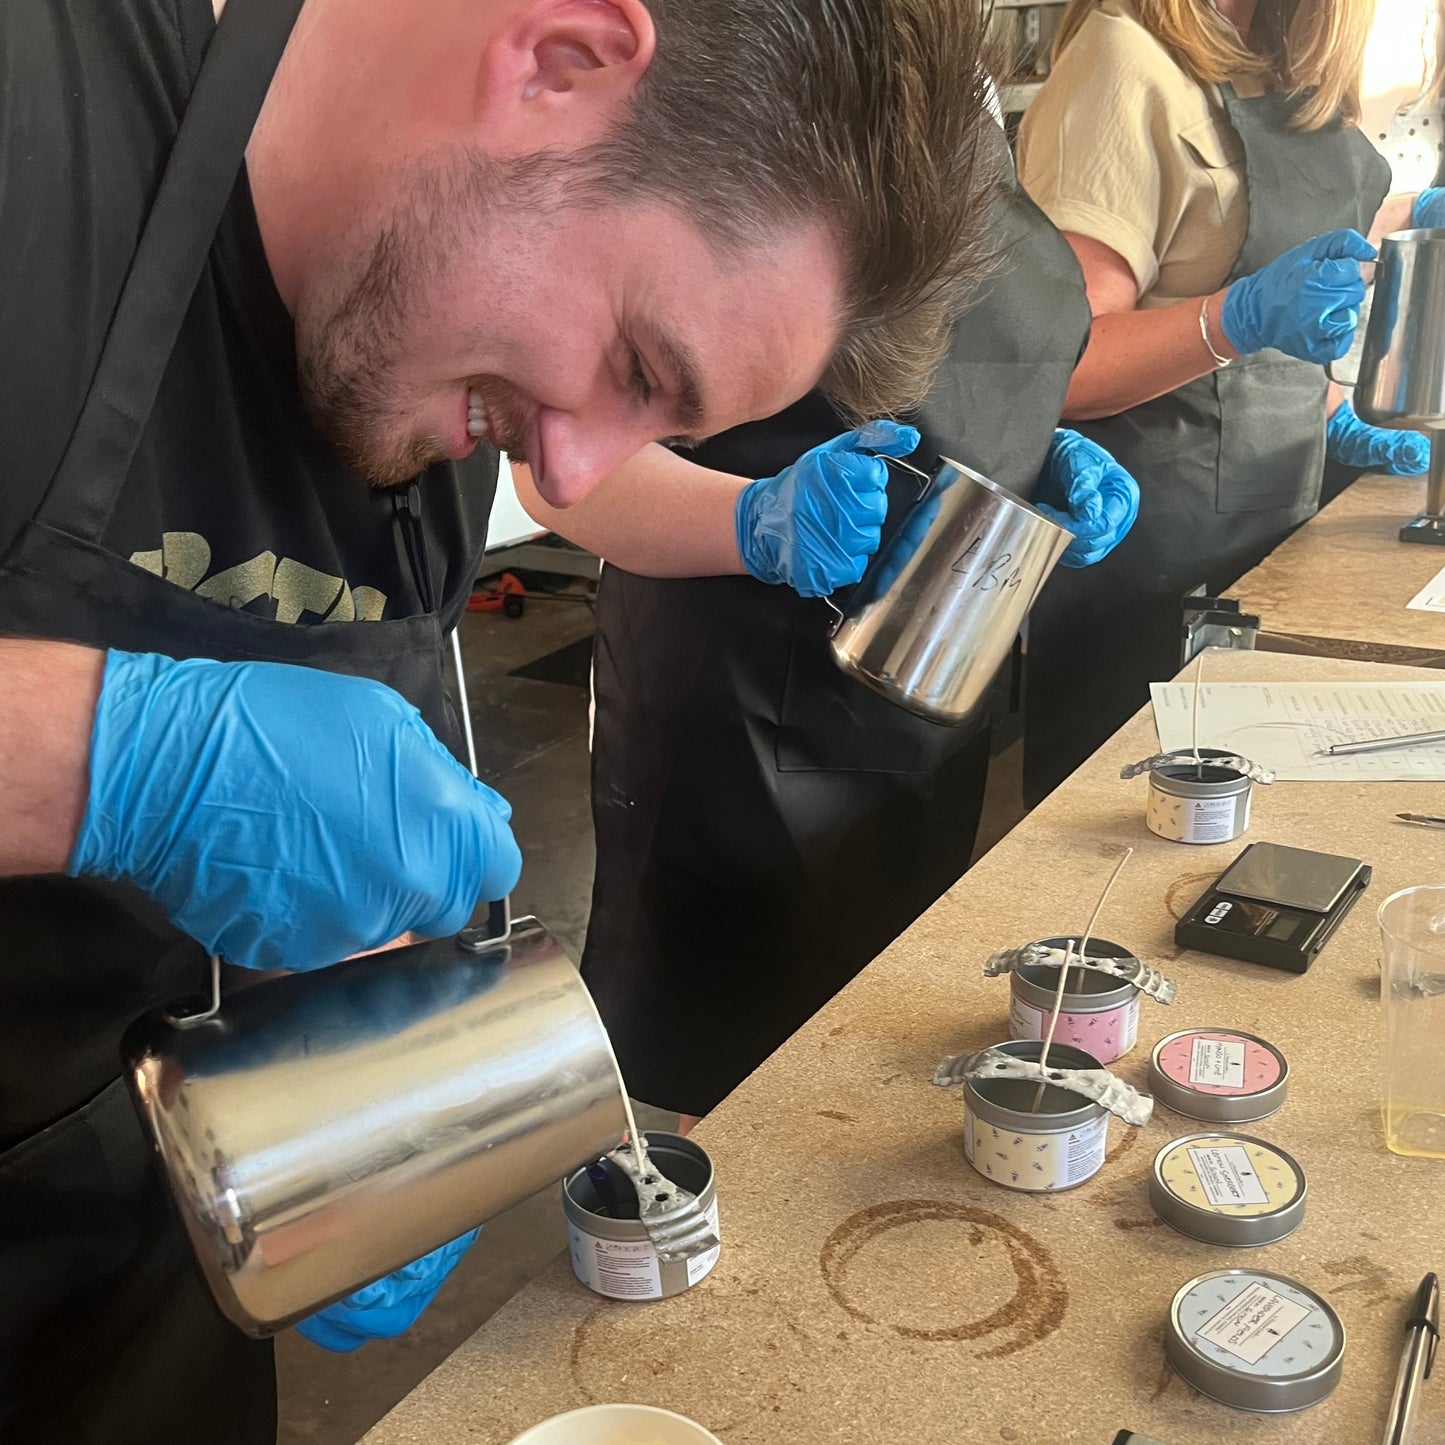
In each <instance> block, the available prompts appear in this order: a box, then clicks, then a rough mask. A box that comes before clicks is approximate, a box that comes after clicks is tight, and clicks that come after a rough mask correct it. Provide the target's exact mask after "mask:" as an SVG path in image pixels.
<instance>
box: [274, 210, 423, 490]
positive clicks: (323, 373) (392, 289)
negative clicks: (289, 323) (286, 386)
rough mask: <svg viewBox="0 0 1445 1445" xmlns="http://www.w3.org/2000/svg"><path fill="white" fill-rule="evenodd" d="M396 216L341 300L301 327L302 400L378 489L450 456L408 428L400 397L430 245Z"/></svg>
mask: <svg viewBox="0 0 1445 1445" xmlns="http://www.w3.org/2000/svg"><path fill="white" fill-rule="evenodd" d="M408 221H409V217H408V216H407V214H406V212H404V211H398V212H397V214H396V215H395V216H394V217H393V219H392V220H391V222H390V223H389V224H388V225H387V226H386V228H385V229H384V230H383V231H382V232H381V234H380V235H379V236H378V237H377V238H376V240H375V241H374V242H373V243H372V246H371V250H370V253H369V255H368V256H367V259H366V261H365V263H364V264H363V265H362V266H361V267H360V269H359V271H358V272H357V274H356V275H355V277H354V278H353V279H352V280H351V282H350V283H349V284H348V285H346V286H345V287H344V288H343V289H342V291H341V293H340V295H339V296H337V297H336V298H335V299H334V300H331V301H330V302H329V304H323V306H322V307H321V308H319V309H318V310H313V311H312V312H310V313H309V314H308V313H303V314H301V315H299V316H298V318H297V323H296V362H297V374H298V379H299V382H300V386H301V398H302V401H303V403H304V405H305V408H306V413H307V415H308V416H309V418H310V419H311V422H312V424H313V425H314V426H315V427H316V429H317V430H318V431H319V432H320V433H321V435H322V436H324V437H325V438H326V439H327V441H329V442H330V443H331V444H332V446H334V447H335V448H336V450H337V451H338V452H339V453H340V454H341V456H342V457H343V459H344V460H345V461H346V462H347V463H348V464H350V465H351V466H352V467H354V468H355V469H356V470H357V471H358V472H360V473H361V474H362V475H363V476H364V477H366V478H367V479H368V480H369V481H370V482H372V483H373V484H374V485H376V486H396V485H398V484H400V483H403V482H406V481H409V480H410V479H411V478H412V477H414V476H416V474H417V473H418V472H420V471H422V470H423V469H424V468H426V467H427V466H429V465H430V464H431V463H432V462H435V461H438V460H439V459H441V458H442V457H443V456H445V455H446V451H445V448H444V447H443V446H442V445H441V443H440V442H439V441H438V440H437V439H436V438H435V437H425V436H417V435H415V434H414V433H412V432H411V430H410V429H409V427H408V426H407V421H406V416H405V413H404V410H403V408H402V405H401V401H400V398H399V397H398V395H397V382H396V377H395V370H396V360H395V357H396V352H397V349H398V347H399V344H400V341H401V337H400V332H401V327H402V321H403V318H404V317H405V316H406V315H407V313H408V311H410V310H412V309H413V308H414V306H415V302H416V299H417V297H418V295H419V294H420V291H421V289H422V288H421V284H420V277H419V276H418V271H419V270H421V269H422V263H421V261H420V260H419V258H420V257H421V256H424V255H425V254H426V253H425V250H424V249H423V248H424V247H425V246H426V244H427V242H426V239H425V237H424V236H418V235H417V234H416V231H415V228H414V227H413V226H412V225H410V224H408Z"/></svg>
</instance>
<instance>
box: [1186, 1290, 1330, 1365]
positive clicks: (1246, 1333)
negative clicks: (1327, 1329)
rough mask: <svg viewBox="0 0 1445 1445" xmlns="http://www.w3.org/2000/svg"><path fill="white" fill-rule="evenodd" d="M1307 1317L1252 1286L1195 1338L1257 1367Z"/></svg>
mask: <svg viewBox="0 0 1445 1445" xmlns="http://www.w3.org/2000/svg"><path fill="white" fill-rule="evenodd" d="M1309 1313H1310V1312H1309V1311H1308V1310H1307V1309H1305V1308H1304V1306H1303V1305H1297V1304H1296V1303H1295V1302H1294V1301H1293V1300H1288V1299H1286V1298H1285V1297H1284V1296H1283V1295H1282V1294H1276V1293H1275V1292H1274V1290H1272V1289H1270V1288H1269V1287H1268V1286H1266V1285H1262V1284H1252V1285H1250V1286H1249V1288H1248V1289H1247V1290H1245V1291H1244V1293H1243V1294H1241V1295H1238V1296H1237V1297H1236V1298H1235V1299H1234V1300H1232V1301H1231V1302H1230V1303H1229V1304H1227V1305H1225V1307H1224V1308H1223V1309H1222V1310H1220V1311H1219V1313H1218V1314H1217V1315H1215V1316H1214V1318H1213V1319H1211V1320H1210V1321H1209V1322H1208V1323H1207V1324H1205V1325H1202V1326H1201V1327H1200V1330H1199V1338H1200V1339H1201V1340H1208V1341H1209V1343H1210V1344H1212V1345H1218V1346H1219V1348H1220V1349H1221V1350H1224V1351H1225V1352H1226V1353H1228V1354H1231V1355H1233V1356H1235V1358H1236V1359H1240V1360H1243V1361H1244V1362H1245V1363H1246V1364H1249V1365H1257V1364H1258V1363H1259V1362H1260V1361H1261V1360H1262V1359H1263V1358H1264V1357H1265V1356H1266V1355H1267V1354H1268V1353H1269V1352H1270V1351H1271V1350H1272V1349H1273V1348H1274V1347H1275V1346H1276V1345H1277V1344H1279V1342H1280V1341H1281V1340H1282V1339H1284V1337H1285V1336H1286V1335H1288V1334H1289V1332H1290V1331H1291V1330H1292V1329H1294V1328H1295V1326H1296V1325H1298V1324H1300V1323H1302V1322H1303V1321H1304V1320H1306V1319H1308V1318H1309Z"/></svg>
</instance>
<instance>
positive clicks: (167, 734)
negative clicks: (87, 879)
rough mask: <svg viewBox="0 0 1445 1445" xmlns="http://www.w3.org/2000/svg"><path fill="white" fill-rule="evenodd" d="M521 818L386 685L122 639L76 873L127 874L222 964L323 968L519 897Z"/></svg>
mask: <svg viewBox="0 0 1445 1445" xmlns="http://www.w3.org/2000/svg"><path fill="white" fill-rule="evenodd" d="M510 816H511V810H510V808H508V806H507V804H506V802H505V801H504V800H503V799H502V798H500V797H499V796H498V795H497V794H496V793H494V792H493V791H492V790H491V789H490V788H487V787H484V786H483V785H482V784H481V783H479V782H477V781H476V779H474V778H473V777H472V776H471V774H470V773H468V772H467V770H466V769H465V768H463V767H462V766H461V765H460V764H459V763H458V762H457V761H456V760H455V759H454V758H453V757H452V756H451V754H450V753H448V752H447V750H446V749H445V748H444V747H443V746H442V745H441V743H439V742H438V741H437V739H436V738H435V737H434V736H433V734H432V733H431V731H430V730H429V729H428V728H427V726H426V724H425V723H423V722H422V720H421V715H420V714H419V713H418V712H417V710H416V709H415V708H414V707H412V706H411V704H410V703H408V702H407V701H406V700H405V699H404V698H402V697H401V696H400V695H399V694H397V693H395V692H393V691H392V690H391V689H390V688H389V687H383V686H381V684H379V683H375V682H369V681H367V680H365V679H363V678H356V677H339V676H337V675H336V674H334V673H329V672H319V671H317V670H315V669H313V668H309V667H289V666H284V665H282V664H280V663H271V662H246V663H220V662H207V661H192V662H175V661H173V660H172V659H171V658H168V657H160V656H157V655H155V654H152V653H128V652H111V653H109V654H108V655H107V657H106V664H105V674H104V678H103V680H102V683H101V689H100V697H99V700H98V701H97V703H96V709H95V723H94V726H93V728H92V732H91V748H90V798H89V801H88V803H87V805H86V809H85V817H84V818H83V819H82V821H81V825H80V831H79V833H78V834H77V836H76V840H75V847H74V849H73V851H72V853H71V857H70V864H69V868H68V870H67V871H68V872H69V873H70V874H71V876H72V877H75V876H79V875H82V874H89V875H94V876H98V877H103V878H128V879H129V880H130V881H131V882H133V883H135V884H136V885H137V886H138V887H139V888H140V889H141V890H142V891H143V892H145V893H148V894H150V896H151V897H152V898H155V899H157V900H158V901H159V902H160V903H162V904H163V905H164V906H165V908H166V911H167V912H168V913H169V914H170V916H171V919H172V921H173V922H174V923H175V924H176V926H177V927H178V928H180V929H181V930H183V931H184V932H186V933H188V934H190V935H191V937H192V938H194V939H196V940H197V941H198V942H200V943H201V944H202V945H203V946H204V947H205V948H206V949H207V950H209V951H210V952H212V953H219V954H220V955H221V956H222V957H223V958H225V959H226V960H227V961H228V962H230V963H235V964H240V965H242V966H243V967H246V968H261V969H271V968H289V969H308V968H318V967H321V966H323V965H325V964H328V963H335V962H336V961H337V960H338V959H341V958H345V957H347V956H348V955H350V954H353V953H357V952H360V951H361V950H362V949H367V948H378V947H380V945H382V944H383V943H389V942H390V941H391V940H392V939H394V938H397V937H399V936H400V935H401V934H403V933H405V932H407V931H408V930H409V929H414V930H416V931H417V932H418V933H422V934H431V935H444V934H448V933H454V932H456V931H457V930H458V929H460V928H463V927H465V925H466V922H467V919H468V918H469V917H470V915H471V912H472V909H473V907H474V906H475V904H476V902H477V900H478V899H479V898H488V899H492V898H501V897H503V896H504V895H505V894H507V893H510V892H511V891H512V888H513V887H514V886H515V885H516V882H517V878H518V876H519V875H520V873H521V869H522V859H521V854H520V853H519V852H518V850H517V845H516V842H515V841H514V840H513V838H512V834H511V830H510V829H509V828H508V827H507V820H508V818H509V817H510Z"/></svg>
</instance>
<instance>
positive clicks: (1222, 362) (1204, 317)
mask: <svg viewBox="0 0 1445 1445" xmlns="http://www.w3.org/2000/svg"><path fill="white" fill-rule="evenodd" d="M1212 299H1213V298H1212V297H1209V296H1206V297H1205V298H1204V300H1203V301H1202V302H1201V303H1200V306H1199V335H1200V338H1201V340H1202V341H1203V342H1204V348H1205V350H1206V351H1208V352H1209V354H1210V355H1211V356H1212V357H1213V358H1214V364H1215V366H1217V367H1221V368H1223V367H1226V366H1228V365H1229V363H1230V362H1231V361H1233V360H1234V358H1233V357H1232V356H1221V355H1220V354H1219V353H1218V352H1217V351H1216V350H1215V349H1214V343H1213V342H1212V341H1211V340H1210V339H1209V303H1210V301H1211V300H1212Z"/></svg>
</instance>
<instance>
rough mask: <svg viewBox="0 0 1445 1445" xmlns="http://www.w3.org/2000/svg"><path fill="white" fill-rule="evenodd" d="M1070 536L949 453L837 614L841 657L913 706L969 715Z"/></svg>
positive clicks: (940, 715) (872, 683) (943, 718)
mask: <svg viewBox="0 0 1445 1445" xmlns="http://www.w3.org/2000/svg"><path fill="white" fill-rule="evenodd" d="M1070 541H1072V536H1071V534H1070V533H1069V531H1068V530H1067V529H1066V528H1064V527H1061V526H1059V524H1058V523H1057V522H1054V521H1051V520H1050V519H1049V518H1048V517H1046V516H1044V514H1043V513H1042V512H1040V511H1039V510H1038V509H1037V508H1036V507H1031V506H1030V505H1029V504H1028V503H1027V502H1025V501H1024V500H1022V498H1019V497H1016V496H1014V495H1013V493H1012V492H1007V491H1005V490H1004V489H1003V488H1002V487H1000V486H999V485H997V483H995V482H991V481H989V479H988V478H987V477H984V476H980V475H979V473H977V472H975V471H971V470H970V469H969V468H968V467H965V466H963V465H961V464H960V463H958V462H954V461H950V460H948V458H946V457H945V458H943V459H942V462H941V464H940V466H939V470H938V471H937V472H936V473H935V474H934V476H933V477H932V478H931V479H930V480H929V481H928V484H927V486H926V487H925V488H924V490H923V494H922V496H920V497H919V499H918V501H917V503H916V504H915V505H914V507H913V510H912V511H911V512H910V513H909V514H908V516H907V518H906V519H905V520H904V522H903V525H902V526H901V527H900V528H899V530H898V532H897V533H896V534H895V536H894V537H893V539H892V540H891V541H890V542H889V543H888V545H887V546H886V547H884V549H883V550H882V551H881V552H880V553H879V554H878V556H877V557H875V558H874V559H873V563H872V565H871V566H870V567H869V569H868V571H867V572H866V573H865V574H864V577H863V580H862V581H861V582H860V583H859V584H858V587H857V589H856V590H855V591H854V593H853V596H852V598H851V599H850V600H849V603H848V607H847V609H846V610H845V611H843V612H841V613H840V616H839V621H838V625H837V627H836V628H835V630H834V633H833V642H832V648H833V660H834V661H835V662H836V663H837V664H838V666H839V667H841V668H842V669H843V671H844V672H846V673H848V674H849V675H850V676H852V677H855V678H857V679H858V681H859V682H862V683H864V684H866V685H867V686H868V687H871V688H872V689H873V690H874V691H875V692H879V693H882V694H883V696H884V697H886V698H889V699H890V700H891V701H893V702H896V703H897V704H898V705H899V706H900V707H904V708H907V709H908V711H909V712H912V713H917V714H918V715H919V716H920V717H926V718H930V719H932V720H933V721H934V722H943V723H961V722H964V721H966V720H967V719H968V717H969V716H970V715H971V714H972V713H973V712H974V711H975V710H976V709H977V707H978V705H979V703H980V702H981V701H982V700H983V698H984V695H985V694H986V693H987V691H988V687H989V684H990V682H992V680H993V676H994V674H995V673H996V672H997V671H998V669H999V665H1000V664H1001V663H1002V662H1003V660H1004V659H1005V658H1006V657H1007V656H1008V653H1009V649H1010V648H1011V647H1012V646H1013V641H1014V638H1015V637H1016V636H1017V635H1018V631H1019V628H1020V627H1021V626H1022V625H1023V620H1024V618H1025V617H1026V616H1027V615H1028V612H1029V609H1030V608H1031V607H1032V606H1033V605H1034V602H1035V601H1036V600H1037V598H1038V595H1039V590H1040V589H1041V588H1042V587H1043V585H1044V583H1045V582H1046V581H1048V578H1049V574H1050V573H1051V572H1052V571H1053V570H1054V567H1055V566H1056V565H1057V563H1058V560H1059V558H1060V557H1062V556H1063V555H1064V549H1065V548H1066V547H1067V546H1068V545H1069V543H1070Z"/></svg>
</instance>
